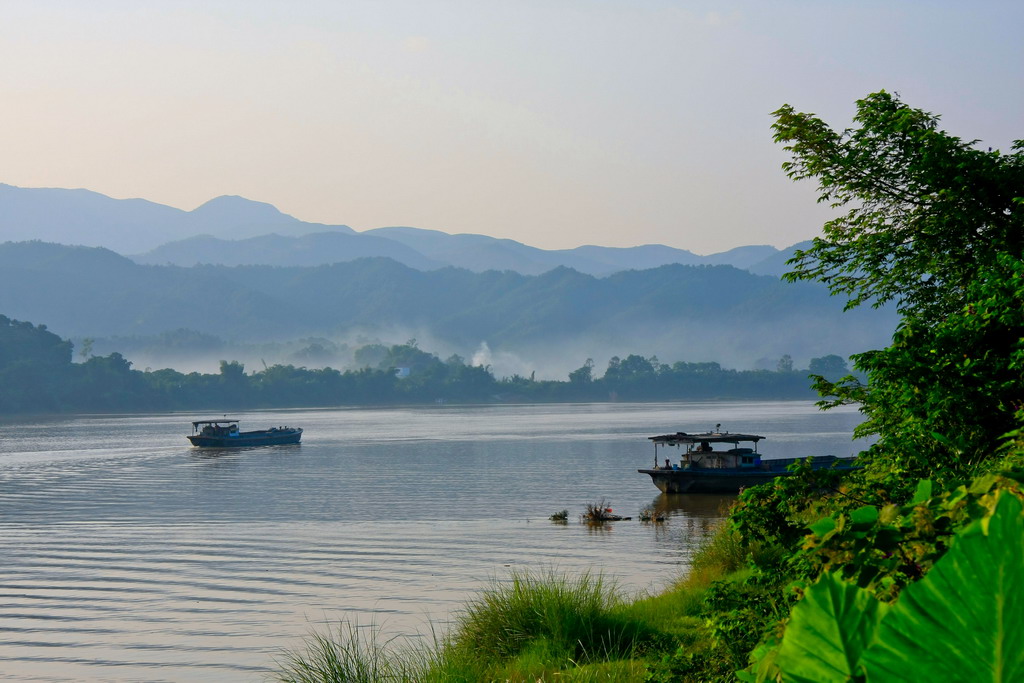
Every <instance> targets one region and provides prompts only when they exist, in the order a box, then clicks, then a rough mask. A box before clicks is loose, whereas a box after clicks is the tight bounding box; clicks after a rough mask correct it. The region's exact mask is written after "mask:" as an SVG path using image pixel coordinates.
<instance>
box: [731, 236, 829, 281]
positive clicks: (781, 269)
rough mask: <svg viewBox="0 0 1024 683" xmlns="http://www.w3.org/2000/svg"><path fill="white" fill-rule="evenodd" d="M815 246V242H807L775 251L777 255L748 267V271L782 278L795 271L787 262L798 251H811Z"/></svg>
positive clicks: (771, 255)
mask: <svg viewBox="0 0 1024 683" xmlns="http://www.w3.org/2000/svg"><path fill="white" fill-rule="evenodd" d="M813 244H814V242H813V241H811V240H807V241H806V242H798V243H796V244H794V245H793V246H791V247H789V248H787V249H782V250H781V251H780V250H775V253H773V254H770V255H769V256H767V257H766V258H764V259H762V260H760V261H758V262H756V263H752V264H750V265H749V266H746V270H749V271H750V272H751V273H754V274H755V275H774V276H775V277H782V274H783V273H788V272H789V271H791V270H793V266H787V265H786V261H788V260H789V259H791V258H793V256H794V255H795V254H796V252H797V251H798V250H802V249H810V248H811V246H812V245H813ZM737 267H739V266H737Z"/></svg>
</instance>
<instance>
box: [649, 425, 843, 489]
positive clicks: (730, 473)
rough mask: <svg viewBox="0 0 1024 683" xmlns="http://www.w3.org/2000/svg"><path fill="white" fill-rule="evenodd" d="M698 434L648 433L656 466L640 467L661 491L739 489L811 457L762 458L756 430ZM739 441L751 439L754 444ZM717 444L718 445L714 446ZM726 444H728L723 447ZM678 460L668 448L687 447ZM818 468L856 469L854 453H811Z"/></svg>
mask: <svg viewBox="0 0 1024 683" xmlns="http://www.w3.org/2000/svg"><path fill="white" fill-rule="evenodd" d="M720 428H721V425H719V426H718V427H717V428H716V431H714V432H704V433H700V434H687V433H686V432H676V433H675V434H662V435H660V436H651V437H648V438H649V439H650V440H651V441H652V442H653V443H654V467H652V468H650V469H640V470H637V471H638V472H641V473H643V474H649V475H650V476H651V481H653V482H654V485H655V486H657V487H658V488H659V489H660V490H661V491H662V493H738V492H739V491H740V489H744V488H747V487H750V486H757V485H758V484H763V483H764V482H766V481H771V480H772V479H775V478H776V477H784V476H788V475H790V474H792V472H790V471H789V470H788V469H787V468H788V467H789V466H790V465H792V464H793V463H795V462H798V461H801V460H807V459H808V458H772V459H762V458H761V454H760V453H758V452H757V442H758V441H760V440H761V439H764V438H765V437H763V436H760V435H758V434H730V433H729V432H722V431H718V430H719V429H720ZM741 444H752V445H751V446H746V445H741ZM716 446H718V447H717V448H716ZM723 446H724V447H723ZM683 447H685V450H683V452H682V453H680V455H679V458H678V461H677V462H672V459H671V458H668V457H665V458H664V462H661V458H662V457H663V456H664V452H663V450H664V449H665V448H683ZM810 461H811V467H813V468H815V469H820V468H827V467H838V468H841V469H853V468H854V467H855V465H854V464H853V462H854V458H839V457H837V456H834V455H819V456H813V457H811V458H810Z"/></svg>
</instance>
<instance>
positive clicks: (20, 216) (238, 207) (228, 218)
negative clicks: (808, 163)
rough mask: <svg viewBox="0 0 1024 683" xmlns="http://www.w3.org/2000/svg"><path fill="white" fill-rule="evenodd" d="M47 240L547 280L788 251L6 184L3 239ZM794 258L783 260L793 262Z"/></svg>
mask: <svg viewBox="0 0 1024 683" xmlns="http://www.w3.org/2000/svg"><path fill="white" fill-rule="evenodd" d="M33 239H35V240H42V241H46V242H56V243H60V244H70V245H83V246H92V247H105V248H107V249H110V250H112V251H115V252H117V253H119V254H121V255H124V256H130V257H131V258H133V259H134V260H135V261H136V262H138V263H141V264H154V265H178V266H192V265H196V264H201V263H203V264H211V265H272V266H299V265H301V266H315V265H329V264H332V263H343V262H348V261H352V260H354V259H358V258H366V257H375V256H383V257H387V258H392V259H394V260H396V261H398V262H399V263H402V264H404V265H407V266H409V267H411V268H416V269H418V270H432V269H437V268H443V267H445V266H455V267H458V268H465V269H467V270H470V271H473V272H477V273H479V272H484V271H487V270H512V271H515V272H517V273H522V274H524V275H539V274H541V273H544V272H547V271H549V270H551V269H553V268H557V267H559V266H565V267H569V268H572V269H573V270H576V271H578V272H581V273H586V274H590V275H598V276H602V275H609V274H611V273H615V272H619V271H623V270H645V269H649V268H656V267H658V266H662V265H669V264H682V265H702V264H707V265H732V266H735V267H738V268H744V269H750V270H751V272H758V273H759V274H774V275H777V274H779V273H778V272H774V271H780V272H781V270H780V269H779V268H778V267H774V268H773V269H772V270H773V272H770V273H769V272H768V270H769V267H768V266H767V265H765V264H766V263H771V262H772V259H776V260H778V256H779V254H780V253H781V254H783V255H784V256H785V258H788V254H789V250H783V251H782V252H780V250H778V249H775V248H774V247H771V246H766V245H755V246H744V247H738V248H736V249H732V250H729V251H726V252H722V253H719V254H711V255H709V256H699V255H697V254H694V253H692V252H690V251H687V250H684V249H675V248H672V247H668V246H664V245H642V246H637V247H601V246H593V245H587V246H581V247H576V248H574V249H561V250H545V249H539V248H537V247H531V246H528V245H526V244H522V243H520V242H516V241H515V240H510V239H498V238H493V237H488V236H485V235H475V234H457V235H450V234H448V233H444V232H440V231H437V230H424V229H420V228H411V227H387V228H376V229H372V230H367V231H364V232H356V231H354V230H352V228H350V227H348V226H346V225H324V224H319V223H308V222H305V221H301V220H299V219H297V218H295V217H293V216H289V215H287V214H285V213H282V212H281V211H279V210H278V209H277V208H275V207H274V206H272V205H270V204H266V203H263V202H257V201H252V200H249V199H245V198H242V197H237V196H223V197H217V198H215V199H212V200H210V201H209V202H206V203H205V204H203V205H202V206H199V207H197V208H196V209H193V210H192V211H183V210H181V209H176V208H173V207H169V206H165V205H162V204H157V203H154V202H150V201H147V200H143V199H113V198H111V197H107V196H105V195H102V194H100V193H97V192H92V191H89V190H67V189H57V188H19V187H14V186H12V185H4V184H0V240H5V241H11V242H19V241H26V240H33ZM785 258H783V259H782V260H783V261H784V260H785Z"/></svg>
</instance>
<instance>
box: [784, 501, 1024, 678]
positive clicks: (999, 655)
mask: <svg viewBox="0 0 1024 683" xmlns="http://www.w3.org/2000/svg"><path fill="white" fill-rule="evenodd" d="M787 636H788V634H787ZM862 664H863V665H864V668H865V670H866V672H867V676H868V680H869V681H971V682H972V683H976V682H978V681H1007V682H1008V681H1021V680H1024V520H1022V518H1021V503H1020V501H1019V500H1017V498H1015V497H1014V496H1013V495H1011V494H1009V493H1005V492H1004V493H1003V494H1002V495H1001V497H1000V500H999V502H998V505H997V507H996V510H995V513H994V514H993V516H992V517H990V518H988V519H986V520H982V521H980V522H977V523H975V525H974V526H972V527H969V528H968V529H967V530H966V531H965V532H964V533H963V534H962V535H961V536H960V537H959V538H958V539H957V541H956V543H955V544H954V546H953V547H952V548H951V549H950V550H949V552H948V553H947V554H946V555H945V557H943V558H942V559H941V560H939V561H938V562H937V563H936V564H935V566H934V567H933V568H932V570H931V571H930V572H929V573H928V575H927V576H926V577H925V578H924V579H922V580H921V581H919V582H917V583H915V584H912V585H911V586H909V587H907V589H906V590H905V591H904V592H903V594H902V595H901V596H900V598H899V600H898V601H897V603H896V605H895V606H894V607H893V608H892V610H891V611H890V612H889V614H888V616H887V617H886V618H885V619H884V620H883V621H882V622H881V624H880V625H879V628H878V633H877V640H876V642H875V643H874V644H873V645H872V646H871V647H870V648H869V649H868V650H867V651H866V652H865V653H864V657H863V659H862Z"/></svg>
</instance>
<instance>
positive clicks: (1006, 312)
mask: <svg viewBox="0 0 1024 683" xmlns="http://www.w3.org/2000/svg"><path fill="white" fill-rule="evenodd" d="M775 116H776V123H775V125H774V128H775V139H776V140H777V141H779V142H784V143H786V149H787V150H789V151H790V153H791V154H792V155H793V160H792V161H790V162H788V163H786V164H785V165H784V168H785V169H786V170H787V172H788V173H789V175H790V177H792V178H794V179H804V178H815V179H817V181H818V187H819V193H820V196H819V201H822V202H829V203H831V204H832V205H833V206H834V207H837V208H844V209H846V211H845V213H843V214H841V215H840V216H839V217H838V218H836V219H834V220H832V221H829V222H828V223H826V224H825V226H824V230H823V236H822V237H819V238H817V239H816V240H815V241H814V244H813V246H812V247H811V248H810V249H808V250H806V251H800V252H797V254H796V256H795V258H794V259H793V260H791V261H790V264H791V265H793V266H794V270H793V271H792V272H790V273H788V274H787V275H786V277H787V278H788V279H790V280H805V279H816V280H820V281H821V282H823V283H825V284H826V285H827V286H828V287H829V288H830V289H831V291H832V292H833V293H834V294H838V295H845V296H846V297H847V307H848V308H850V307H854V306H858V305H860V304H862V303H865V302H869V301H870V302H872V303H873V304H875V305H879V304H881V303H883V302H886V301H895V302H896V304H897V306H898V307H899V311H900V313H901V315H902V316H903V321H902V323H901V325H900V327H899V329H898V331H897V333H896V335H895V336H894V340H893V344H892V345H891V346H889V347H888V348H886V349H884V350H878V351H869V352H866V353H862V354H858V355H856V356H854V357H853V358H854V366H855V367H856V368H857V369H858V370H860V371H863V372H866V373H867V375H868V383H867V385H866V386H865V385H862V384H861V383H860V382H859V381H858V380H856V379H855V378H853V377H847V378H845V379H844V380H842V381H839V382H831V381H828V380H826V379H824V378H823V377H818V378H817V388H818V389H819V392H821V393H822V394H823V395H825V396H830V397H832V398H831V399H830V400H829V401H825V402H823V405H824V406H826V407H828V406H831V405H836V404H839V403H849V402H859V403H861V404H862V406H861V410H862V411H863V412H864V413H865V414H866V416H867V418H868V419H867V421H866V422H865V423H864V425H862V426H861V427H860V429H859V430H858V433H859V434H861V435H877V436H878V437H879V439H878V442H877V443H876V444H875V445H874V446H872V447H871V449H870V450H869V452H868V454H867V457H866V458H864V461H865V462H866V464H867V471H868V475H869V477H873V478H876V479H882V480H884V481H879V482H878V483H879V486H878V487H877V488H876V490H877V491H879V492H883V493H882V495H892V496H895V497H899V496H901V495H902V496H905V495H907V493H908V490H909V487H912V486H913V478H914V477H928V476H934V477H935V478H936V479H938V480H939V481H940V482H941V481H943V479H946V478H950V479H953V478H956V477H964V476H969V475H970V474H972V473H974V472H976V471H978V470H979V469H984V467H985V466H986V464H985V463H986V461H990V460H991V456H993V455H994V454H996V453H997V452H998V449H999V446H1000V440H1001V438H1002V436H1003V435H1004V434H1006V433H1007V432H1009V431H1011V430H1012V429H1013V428H1014V427H1015V426H1016V425H1017V419H1016V415H1015V413H1016V411H1017V410H1019V409H1021V407H1024V376H1022V374H1021V368H1022V365H1024V363H1022V360H1021V343H1022V338H1024V313H1022V311H1024V284H1022V282H1024V280H1022V278H1024V268H1022V264H1021V257H1022V252H1024V198H1022V194H1024V143H1022V142H1020V141H1018V142H1016V143H1014V145H1013V150H1014V153H1012V154H1007V155H1004V154H1001V153H1000V152H999V151H991V150H989V151H984V150H981V149H978V148H977V147H976V146H975V143H974V142H964V141H962V140H961V139H959V138H957V137H954V136H952V135H949V134H948V133H946V132H944V131H941V130H939V129H938V117H937V116H934V115H932V114H929V113H926V112H923V111H921V110H918V109H913V108H911V107H908V106H907V105H905V104H903V103H902V102H900V101H899V100H898V99H897V98H895V97H893V96H892V95H889V94H888V93H884V92H880V93H875V94H873V95H869V96H868V97H866V98H865V99H863V100H861V101H859V102H858V103H857V114H856V116H855V118H854V121H855V123H856V124H857V127H855V128H853V129H847V130H844V131H842V132H835V131H833V130H832V129H830V128H829V127H828V126H827V125H826V124H825V123H824V122H822V121H821V120H820V119H818V118H817V117H815V116H813V115H810V114H801V113H797V112H796V111H795V110H794V109H793V108H792V107H789V106H785V107H782V108H781V109H779V110H778V111H777V112H776V113H775Z"/></svg>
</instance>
